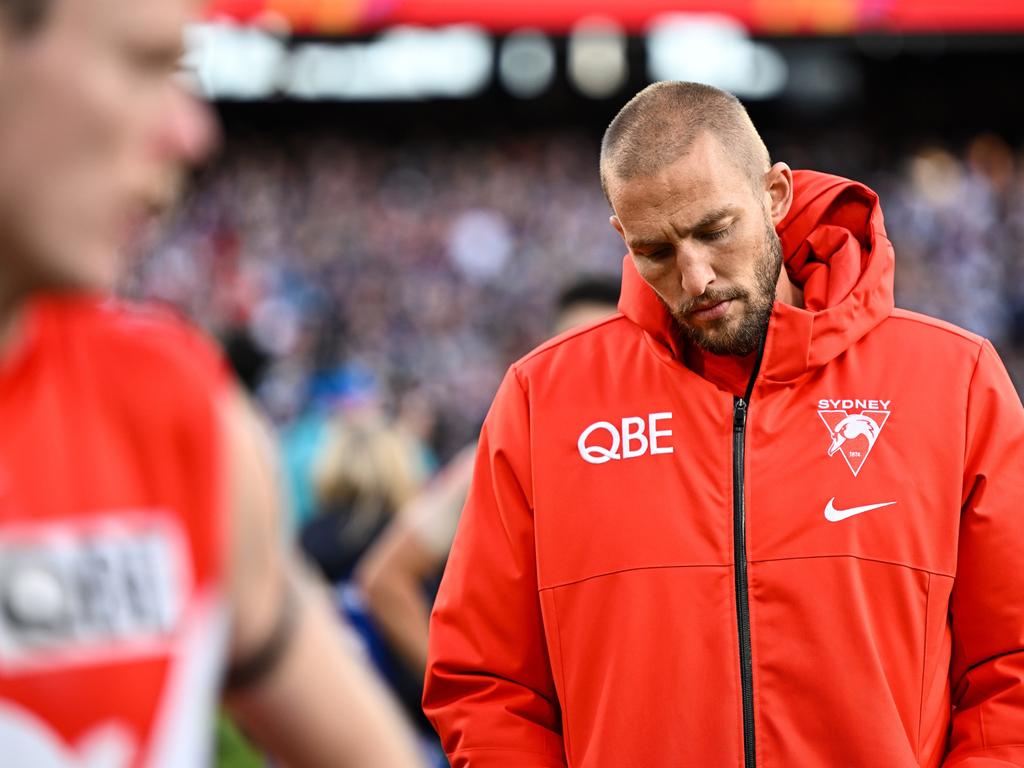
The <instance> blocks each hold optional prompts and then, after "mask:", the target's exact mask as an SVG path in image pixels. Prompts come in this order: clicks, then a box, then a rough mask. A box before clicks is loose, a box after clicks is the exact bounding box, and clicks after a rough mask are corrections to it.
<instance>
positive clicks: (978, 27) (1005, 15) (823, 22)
mask: <svg viewBox="0 0 1024 768" xmlns="http://www.w3.org/2000/svg"><path fill="white" fill-rule="evenodd" d="M666 13H693V14H702V13H713V14H719V15H725V16H729V17H731V18H733V19H735V20H736V21H739V22H740V23H741V24H743V25H744V26H746V27H747V29H748V30H749V31H750V32H751V33H752V34H755V35H801V34H806V35H814V34H825V35H843V34H855V33H859V32H870V31H881V32H885V31H892V32H901V33H908V34H916V33H921V34H927V33H969V34H984V33H999V34H1006V33H1012V32H1024V2H1021V0H986V2H964V1H963V0H516V2H514V3H510V2H501V1H500V0H482V1H481V0H208V3H207V16H208V18H210V19H225V18H227V19H232V20H235V21H237V22H241V23H247V24H257V25H260V26H266V27H270V28H273V29H278V30H281V31H284V32H291V33H295V34H313V35H332V34H360V33H367V32H373V31H376V30H379V29H381V28H384V27H388V26H394V25H423V26H441V25H448V24H456V23H471V24H477V25H479V26H482V27H484V28H486V29H488V30H490V31H492V32H496V33H503V32H508V31H512V30H514V29H518V28H521V27H524V26H529V27H535V28H538V29H540V30H542V31H544V32H547V33H551V34H565V33H568V32H571V31H572V29H573V28H574V27H575V25H576V24H578V23H579V22H581V21H584V20H586V19H592V18H593V17H595V16H597V17H603V18H605V19H608V20H610V21H613V22H615V23H617V24H618V25H620V26H621V27H622V28H623V30H624V31H626V32H629V33H643V32H646V31H647V29H648V26H649V25H650V24H651V23H652V22H653V21H654V20H656V19H657V17H658V16H660V15H663V14H666Z"/></svg>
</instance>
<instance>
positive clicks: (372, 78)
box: [284, 24, 494, 101]
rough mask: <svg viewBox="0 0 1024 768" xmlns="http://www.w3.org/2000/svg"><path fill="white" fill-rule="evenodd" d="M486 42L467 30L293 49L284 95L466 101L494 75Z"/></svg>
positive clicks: (404, 31)
mask: <svg viewBox="0 0 1024 768" xmlns="http://www.w3.org/2000/svg"><path fill="white" fill-rule="evenodd" d="M493 58H494V53H493V43H492V41H491V38H490V36H489V35H488V34H487V33H486V32H484V31H483V30H481V29H479V28H478V27H474V26H470V25H461V24H460V25H455V26H451V27H443V28H441V29H436V30H428V29H421V28H417V27H395V28H394V29H391V30H389V31H387V32H385V33H384V34H383V35H381V36H380V38H379V39H377V40H373V41H371V42H369V43H306V44H300V45H297V46H296V47H295V51H294V53H293V55H292V60H291V62H290V67H289V72H288V75H287V77H286V85H285V87H284V93H285V94H286V95H288V96H294V97H297V98H302V99H338V100H353V101H354V100H362V101H388V100H395V101H397V100H405V101H407V100H417V99H427V98H438V97H440V98H468V97H470V96H474V95H476V94H477V93H479V92H480V91H481V90H483V89H484V88H485V87H486V86H487V84H488V83H489V82H490V80H491V76H492V74H493V65H492V61H493Z"/></svg>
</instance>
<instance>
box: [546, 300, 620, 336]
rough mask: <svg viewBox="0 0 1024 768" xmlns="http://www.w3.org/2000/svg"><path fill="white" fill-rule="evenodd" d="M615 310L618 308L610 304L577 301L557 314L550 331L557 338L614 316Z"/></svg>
mask: <svg viewBox="0 0 1024 768" xmlns="http://www.w3.org/2000/svg"><path fill="white" fill-rule="evenodd" d="M617 310H618V308H617V307H615V306H614V305H612V304H602V303H601V302H598V301H579V302H576V303H575V304H570V305H569V306H568V307H566V308H565V309H563V310H562V311H561V312H559V313H558V317H556V318H555V327H554V328H553V329H552V330H553V332H554V334H555V335H556V336H557V335H558V334H560V333H565V331H568V330H571V329H573V328H577V327H579V326H581V325H586V324H587V323H593V322H597V321H598V320H602V319H604V318H606V317H608V316H609V315H614V314H615V312H616V311H617Z"/></svg>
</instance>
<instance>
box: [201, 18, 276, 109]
mask: <svg viewBox="0 0 1024 768" xmlns="http://www.w3.org/2000/svg"><path fill="white" fill-rule="evenodd" d="M185 50H186V54H185V59H184V62H183V68H184V69H186V70H187V71H189V72H190V73H192V74H193V75H194V78H195V82H197V83H198V86H199V89H200V91H201V92H202V94H203V95H204V96H206V97H207V98H210V99H238V100H240V101H245V100H255V99H264V98H266V97H268V96H270V95H272V94H273V93H274V92H275V91H276V90H277V87H278V83H279V79H280V75H281V70H282V67H283V66H284V63H285V61H286V59H287V55H288V53H287V49H286V48H285V45H284V43H283V42H282V40H281V39H280V38H278V37H276V36H275V35H273V34H271V33H269V32H267V31H266V30H263V29H259V28H256V27H240V26H237V25H235V24H231V23H215V24H193V25H191V26H190V27H189V28H188V29H187V30H186V33H185Z"/></svg>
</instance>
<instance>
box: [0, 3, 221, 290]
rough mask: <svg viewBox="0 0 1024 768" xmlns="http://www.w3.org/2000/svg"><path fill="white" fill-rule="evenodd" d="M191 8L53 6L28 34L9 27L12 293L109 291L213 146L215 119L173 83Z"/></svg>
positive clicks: (6, 227)
mask: <svg viewBox="0 0 1024 768" xmlns="http://www.w3.org/2000/svg"><path fill="white" fill-rule="evenodd" d="M194 10H195V7H194V2H193V0H129V1H127V2H126V1H125V0H52V8H51V9H50V12H49V14H48V15H47V17H46V19H45V21H44V22H43V24H42V26H40V27H39V28H38V29H37V30H34V31H32V32H30V33H28V34H24V35H23V34H21V33H19V32H17V31H15V30H12V29H10V28H9V27H8V26H7V24H6V21H0V275H3V276H4V277H3V279H4V281H5V284H6V286H7V287H6V290H8V291H10V290H12V289H13V290H21V291H25V290H35V289H38V288H45V287H60V286H72V287H86V288H92V289H107V288H109V287H111V286H112V284H113V282H114V281H115V279H116V277H117V271H118V269H117V268H118V256H119V251H120V250H121V248H122V246H123V245H124V244H125V242H126V240H128V239H129V238H130V237H131V235H132V234H133V232H134V230H136V229H137V228H138V227H139V226H140V225H141V224H142V223H143V222H144V221H145V219H146V217H147V216H148V215H150V214H151V213H152V211H153V210H154V209H155V208H159V207H160V206H162V205H165V204H166V203H168V202H169V200H168V197H169V191H170V190H171V189H172V188H173V187H174V181H175V177H176V175H177V174H179V173H180V171H181V169H182V168H183V167H185V166H186V165H187V164H189V163H193V162H197V161H199V160H201V159H202V157H203V156H204V155H205V154H206V153H207V152H208V151H209V149H210V147H211V145H212V143H213V138H214V135H215V131H214V127H213V122H212V119H211V117H210V116H209V114H208V113H207V112H206V111H205V108H204V107H201V106H200V105H199V104H198V103H197V102H195V101H194V100H193V99H192V98H191V97H190V96H188V95H186V93H185V92H184V90H183V89H182V88H181V86H179V85H178V82H177V80H176V78H175V73H176V71H177V67H178V62H179V58H180V55H181V45H182V31H183V25H184V24H185V22H186V21H187V20H188V19H189V18H190V15H191V14H192V13H193V11H194ZM13 284H16V288H12V285H13Z"/></svg>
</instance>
